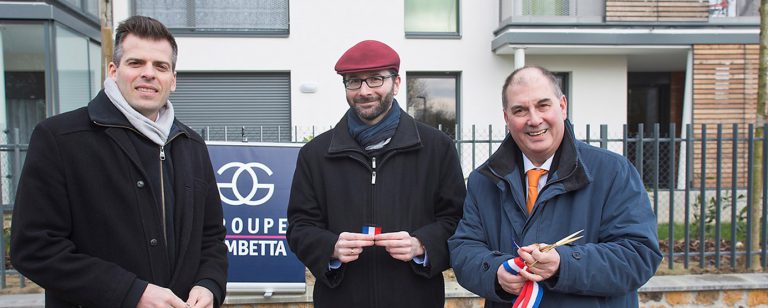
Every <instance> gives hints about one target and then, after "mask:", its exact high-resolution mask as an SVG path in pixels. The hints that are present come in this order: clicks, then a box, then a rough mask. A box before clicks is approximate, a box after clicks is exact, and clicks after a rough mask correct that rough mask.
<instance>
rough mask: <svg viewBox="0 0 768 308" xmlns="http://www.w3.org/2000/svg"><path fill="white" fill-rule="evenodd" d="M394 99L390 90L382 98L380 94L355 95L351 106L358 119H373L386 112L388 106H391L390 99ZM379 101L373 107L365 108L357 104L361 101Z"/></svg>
mask: <svg viewBox="0 0 768 308" xmlns="http://www.w3.org/2000/svg"><path fill="white" fill-rule="evenodd" d="M393 100H394V95H392V91H389V92H388V93H387V94H386V95H385V96H384V98H383V99H382V98H381V97H380V96H368V97H356V98H354V100H353V101H354V104H352V106H353V107H352V108H354V109H355V113H356V114H357V116H358V117H360V119H363V120H366V121H373V120H375V119H376V118H378V117H379V116H380V115H382V114H384V113H386V112H387V111H388V110H389V108H390V107H391V106H392V101H393ZM375 101H379V103H378V104H377V105H376V106H374V107H373V109H365V108H363V107H361V106H359V105H358V104H361V103H368V102H375Z"/></svg>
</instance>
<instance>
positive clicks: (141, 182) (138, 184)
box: [136, 180, 144, 188]
mask: <svg viewBox="0 0 768 308" xmlns="http://www.w3.org/2000/svg"><path fill="white" fill-rule="evenodd" d="M136 187H138V188H142V187H144V181H142V180H139V181H137V182H136Z"/></svg>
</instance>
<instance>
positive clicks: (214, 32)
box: [130, 0, 291, 37]
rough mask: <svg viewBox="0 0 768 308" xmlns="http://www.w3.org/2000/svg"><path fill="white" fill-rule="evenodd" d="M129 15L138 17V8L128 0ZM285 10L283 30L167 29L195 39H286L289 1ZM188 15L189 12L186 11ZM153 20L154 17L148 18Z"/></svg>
mask: <svg viewBox="0 0 768 308" xmlns="http://www.w3.org/2000/svg"><path fill="white" fill-rule="evenodd" d="M130 3H131V14H132V15H138V12H137V11H138V8H137V4H136V0H130ZM286 9H287V13H288V14H287V17H288V28H286V29H285V30H264V31H260V30H255V29H242V30H228V29H225V28H204V29H201V28H197V27H184V28H178V27H168V30H170V31H171V33H173V34H174V35H175V36H195V37H222V36H228V37H288V36H289V35H290V33H291V1H289V0H286ZM187 14H189V11H187ZM150 17H152V18H154V16H150ZM161 22H162V21H161Z"/></svg>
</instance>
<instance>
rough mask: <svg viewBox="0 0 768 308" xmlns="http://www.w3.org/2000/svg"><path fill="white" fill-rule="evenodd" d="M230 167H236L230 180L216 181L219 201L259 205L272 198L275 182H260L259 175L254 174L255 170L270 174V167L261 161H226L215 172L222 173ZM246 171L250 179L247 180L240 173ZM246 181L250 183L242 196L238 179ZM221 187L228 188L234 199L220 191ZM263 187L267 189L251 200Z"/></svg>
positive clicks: (231, 203) (230, 203) (232, 203)
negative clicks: (227, 181) (246, 191)
mask: <svg viewBox="0 0 768 308" xmlns="http://www.w3.org/2000/svg"><path fill="white" fill-rule="evenodd" d="M231 168H237V170H235V172H234V173H233V174H232V181H231V182H229V183H216V184H217V185H218V186H219V196H221V201H224V203H226V204H229V205H243V204H245V205H252V206H256V205H261V204H264V203H266V202H267V201H269V199H270V198H272V193H274V192H275V184H262V183H259V177H258V176H257V175H256V172H257V170H260V171H261V172H262V173H266V175H267V176H272V169H269V167H267V166H266V165H264V164H262V163H256V162H252V163H247V164H246V163H241V162H231V163H227V164H225V165H224V166H221V168H219V170H217V171H216V172H217V173H218V174H219V175H223V174H224V172H226V171H227V170H229V169H231ZM244 172H245V173H247V174H248V175H250V181H248V178H247V177H246V178H245V179H243V178H241V175H243V173H244ZM241 180H242V181H248V183H247V184H252V186H251V189H250V191H249V192H248V194H247V195H245V196H243V194H242V193H240V189H239V188H238V185H237V184H238V183H239V182H240V181H241ZM223 189H229V190H231V191H232V195H234V198H235V199H236V200H232V199H230V198H228V197H227V196H225V194H224V193H223V192H222V190H223ZM264 189H266V190H267V192H266V193H260V194H258V195H263V197H261V198H260V199H257V200H253V198H254V197H256V195H257V193H258V192H259V191H263V190H264Z"/></svg>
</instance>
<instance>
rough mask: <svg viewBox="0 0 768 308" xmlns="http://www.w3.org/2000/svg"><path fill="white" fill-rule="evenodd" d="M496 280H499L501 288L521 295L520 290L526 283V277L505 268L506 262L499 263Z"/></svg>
mask: <svg viewBox="0 0 768 308" xmlns="http://www.w3.org/2000/svg"><path fill="white" fill-rule="evenodd" d="M496 280H498V281H499V285H500V286H501V288H502V289H503V290H504V291H505V292H507V293H509V294H512V295H520V291H521V290H522V289H523V285H524V284H525V280H526V279H525V278H523V277H522V276H520V275H513V274H512V273H510V272H507V270H506V269H505V268H504V264H501V265H499V269H497V270H496Z"/></svg>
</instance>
